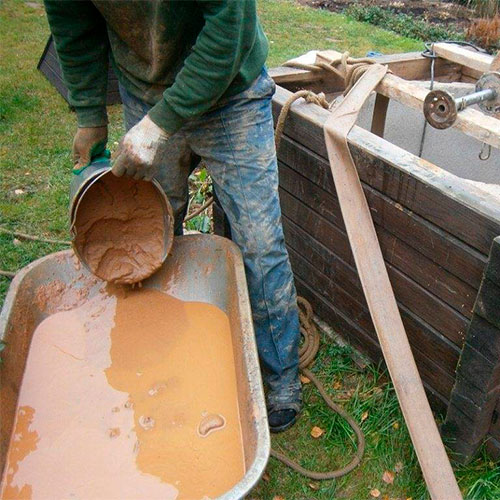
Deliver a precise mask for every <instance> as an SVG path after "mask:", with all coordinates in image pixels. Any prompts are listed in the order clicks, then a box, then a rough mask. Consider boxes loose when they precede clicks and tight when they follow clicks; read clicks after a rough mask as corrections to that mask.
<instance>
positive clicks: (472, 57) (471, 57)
mask: <svg viewBox="0 0 500 500" xmlns="http://www.w3.org/2000/svg"><path fill="white" fill-rule="evenodd" d="M434 52H435V53H436V55H438V56H439V57H441V58H443V59H446V60H447V61H451V62H454V63H457V64H461V65H462V66H467V67H469V68H472V69H474V70H476V71H479V72H480V73H486V72H487V71H490V66H491V63H492V61H493V56H490V55H488V54H483V53H482V52H478V51H476V50H470V49H466V48H465V47H461V46H460V45H453V44H451V43H435V44H434Z"/></svg>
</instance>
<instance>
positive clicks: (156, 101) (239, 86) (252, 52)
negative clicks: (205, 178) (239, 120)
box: [45, 0, 268, 133]
mask: <svg viewBox="0 0 500 500" xmlns="http://www.w3.org/2000/svg"><path fill="white" fill-rule="evenodd" d="M45 8H46V11H47V16H48V19H49V24H50V29H51V31H52V35H53V37H54V41H55V45H56V49H57V54H58V56H59V61H60V63H61V67H62V71H63V76H64V81H65V83H66V85H67V87H68V90H69V102H70V104H71V105H72V106H73V107H74V108H75V110H76V113H77V116H78V125H79V126H80V127H97V126H101V125H105V124H106V123H107V115H106V85H107V67H108V60H109V59H111V62H112V64H113V68H114V70H115V72H116V74H117V76H118V79H119V81H120V83H121V84H122V85H123V86H124V87H125V88H126V89H127V90H128V91H129V92H130V93H131V94H133V95H135V96H136V97H139V98H140V99H142V100H144V101H146V102H147V103H149V104H152V105H153V108H152V109H151V110H150V112H149V116H150V118H151V119H152V120H153V121H154V122H155V123H156V124H157V125H159V126H160V127H161V128H163V129H164V130H166V131H167V132H169V133H173V132H175V131H176V130H178V129H179V128H180V127H181V126H182V125H183V124H184V123H185V122H186V121H188V120H190V119H192V118H195V117H197V116H200V115H201V114H203V113H205V112H207V111H208V110H210V109H211V108H212V107H213V106H215V105H216V104H217V102H218V101H219V100H220V99H221V98H223V97H230V96H233V95H235V94H237V93H239V92H242V91H243V90H245V89H247V88H248V87H249V86H250V84H251V83H252V81H253V80H255V78H256V77H257V76H258V75H259V73H260V71H261V70H262V67H263V65H264V61H265V59H266V57H267V50H268V44H267V40H266V37H265V35H264V33H263V31H262V28H261V26H260V23H259V20H258V18H257V13H256V0H218V1H217V0H200V1H195V0H92V1H91V0H45Z"/></svg>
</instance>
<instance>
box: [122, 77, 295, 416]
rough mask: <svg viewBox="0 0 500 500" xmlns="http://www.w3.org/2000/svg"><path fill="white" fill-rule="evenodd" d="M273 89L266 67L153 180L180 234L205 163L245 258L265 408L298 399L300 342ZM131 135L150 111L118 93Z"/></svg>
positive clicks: (193, 132) (176, 141)
mask: <svg viewBox="0 0 500 500" xmlns="http://www.w3.org/2000/svg"><path fill="white" fill-rule="evenodd" d="M274 90H275V84H274V82H273V80H272V79H271V78H270V77H269V76H268V74H267V72H266V71H265V70H263V71H262V73H261V75H260V76H259V77H258V78H257V79H256V80H255V81H254V82H253V84H252V85H251V87H250V88H249V89H247V90H246V91H244V92H242V93H240V94H238V95H236V96H234V97H231V98H228V99H224V100H222V101H220V102H219V103H218V104H217V106H216V107H215V108H214V109H213V110H211V111H209V112H208V113H206V114H204V115H203V116H201V117H199V118H197V119H195V120H192V121H189V122H188V123H187V124H186V125H184V126H183V127H182V128H181V129H180V130H179V131H178V132H176V133H175V134H174V135H173V136H172V137H171V138H170V139H169V141H168V144H167V147H166V150H165V151H164V152H162V154H161V158H162V160H161V164H159V165H158V167H157V174H156V178H157V179H158V181H159V182H160V183H161V185H162V187H163V189H164V190H165V193H166V194H167V196H168V198H169V200H170V203H171V204H172V208H173V210H174V214H175V219H176V223H175V232H176V234H182V222H183V220H184V216H185V213H186V209H187V200H188V177H189V175H190V174H191V172H192V170H193V169H194V168H195V167H196V166H197V165H198V163H199V161H200V159H202V160H203V161H204V163H205V165H206V167H207V170H208V172H209V173H210V175H211V177H212V182H213V187H214V189H215V193H216V195H217V198H218V199H219V202H220V204H221V206H222V208H223V209H224V212H225V213H226V215H227V217H228V220H229V224H230V227H231V235H232V239H233V241H234V242H235V243H236V244H237V245H238V246H239V248H240V249H241V252H242V254H243V260H244V263H245V270H246V276H247V281H248V288H249V295H250V303H251V307H252V314H253V321H254V328H255V334H256V339H257V346H258V350H259V357H260V362H261V366H262V369H263V375H264V381H265V382H266V384H267V386H268V405H270V406H271V407H272V408H278V407H279V406H284V407H286V404H287V403H290V402H294V401H298V399H299V397H300V396H299V395H300V383H299V380H298V347H299V340H300V333H299V321H298V311H297V303H296V292H295V286H294V283H293V275H292V271H291V267H290V263H289V260H288V253H287V251H286V247H285V242H284V236H283V229H282V226H281V209H280V203H279V197H278V170H277V162H276V152H275V147H274V134H273V118H272V114H271V98H272V96H273V94H274ZM120 93H121V97H122V101H123V104H124V114H125V124H126V127H127V130H128V129H130V128H131V127H133V126H134V125H135V124H136V123H137V122H138V121H139V120H140V119H141V118H142V117H143V116H144V115H145V114H146V113H147V112H148V110H149V109H150V106H149V105H148V104H146V103H144V102H143V101H141V100H139V99H138V98H137V97H135V96H133V95H131V94H130V93H128V92H127V91H126V90H125V89H123V88H121V89H120Z"/></svg>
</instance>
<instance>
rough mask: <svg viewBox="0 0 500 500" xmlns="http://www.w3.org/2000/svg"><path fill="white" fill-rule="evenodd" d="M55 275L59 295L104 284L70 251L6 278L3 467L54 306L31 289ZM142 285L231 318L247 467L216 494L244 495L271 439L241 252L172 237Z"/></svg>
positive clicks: (1, 326) (1, 321) (214, 241)
mask: <svg viewBox="0 0 500 500" xmlns="http://www.w3.org/2000/svg"><path fill="white" fill-rule="evenodd" d="M56 280H57V281H58V282H62V284H63V286H62V287H60V291H59V292H60V295H61V294H73V296H75V297H76V298H78V297H81V296H84V297H88V298H90V297H92V296H93V295H95V294H96V293H98V291H99V289H100V288H101V287H102V286H103V282H101V281H99V280H96V279H95V278H94V277H93V276H92V275H90V274H89V272H88V271H87V270H86V269H85V268H84V267H83V266H82V267H81V268H80V266H79V265H78V262H77V261H76V259H75V256H74V254H73V252H72V251H71V250H67V251H63V252H58V253H54V254H51V255H48V256H46V257H43V258H41V259H39V260H37V261H35V262H33V263H31V264H30V265H28V266H26V267H25V268H24V269H23V270H21V271H20V272H19V273H18V274H17V275H16V277H15V278H14V280H13V281H12V284H11V286H10V289H9V293H8V295H7V298H6V301H5V304H4V307H3V310H2V313H1V314H0V339H2V340H3V341H4V342H5V343H6V344H7V346H6V348H5V350H4V351H3V353H2V358H3V362H2V364H1V365H0V380H1V384H0V400H1V402H2V404H1V405H0V406H1V413H0V422H1V429H0V440H1V443H0V444H1V448H0V467H1V469H3V467H4V463H5V455H6V452H7V448H8V444H9V439H10V435H11V431H12V424H13V421H14V416H15V411H16V404H17V396H18V392H19V389H20V387H21V381H22V376H23V372H24V368H25V364H26V358H27V355H28V352H29V347H30V342H31V336H32V334H33V331H34V330H35V328H36V327H37V325H38V324H39V323H40V322H41V321H42V320H43V319H45V318H46V317H47V316H48V315H50V314H51V313H53V312H55V311H54V310H52V311H51V310H47V308H46V307H45V308H44V307H43V306H42V305H41V304H40V303H39V301H37V296H36V290H37V288H38V287H39V286H41V285H47V284H50V282H51V281H56ZM143 286H144V287H149V288H155V289H158V290H161V291H163V292H168V293H169V294H171V295H173V296H174V297H176V298H179V299H182V300H187V301H202V302H208V303H211V304H214V305H216V306H218V307H219V308H221V309H222V310H223V311H224V312H226V314H227V315H228V316H229V320H230V324H231V331H232V336H233V346H234V357H235V363H236V374H237V385H238V398H239V401H238V402H239V408H240V418H241V427H242V433H243V442H244V450H245V464H246V471H247V472H246V474H245V476H244V477H243V479H242V480H241V481H240V482H239V483H238V484H236V485H234V487H233V488H232V489H231V490H229V491H227V492H226V493H224V494H223V495H221V496H220V497H219V498H220V499H224V500H234V499H239V498H243V497H244V496H245V495H246V494H248V493H249V491H250V490H251V489H252V488H253V487H254V486H255V484H256V482H257V481H258V480H259V478H260V476H261V475H262V473H263V472H264V468H265V466H266V464H267V460H268V458H269V452H270V437H269V430H268V423H267V415H266V407H265V402H264V393H263V389H262V381H261V376H260V370H259V363H258V358H257V349H256V344H255V337H254V330H253V324H252V318H251V311H250V305H249V300H248V292H247V285H246V278H245V272H244V267H243V261H242V258H241V254H240V252H239V250H238V248H237V247H236V246H235V245H234V243H232V242H231V241H229V240H227V239H225V238H221V237H218V236H212V235H189V236H182V237H177V238H175V241H174V245H173V247H172V254H171V256H169V257H168V258H167V260H166V262H165V264H164V265H163V267H162V268H161V269H160V270H159V271H158V272H157V273H156V274H155V275H154V276H152V277H151V278H149V279H148V280H146V281H145V282H144V283H143ZM82 289H85V292H84V293H83V294H82V293H80V292H81V290H82ZM60 298H61V297H60ZM63 302H64V301H62V300H61V303H63ZM66 303H67V301H66ZM54 307H55V308H56V310H57V298H56V300H55V301H54V304H51V308H54Z"/></svg>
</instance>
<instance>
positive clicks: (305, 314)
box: [271, 297, 365, 481]
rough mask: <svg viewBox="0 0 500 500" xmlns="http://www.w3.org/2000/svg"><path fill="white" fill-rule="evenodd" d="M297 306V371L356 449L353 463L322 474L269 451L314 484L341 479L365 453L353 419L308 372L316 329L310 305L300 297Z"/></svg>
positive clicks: (316, 344)
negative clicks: (349, 434) (342, 422)
mask: <svg viewBox="0 0 500 500" xmlns="http://www.w3.org/2000/svg"><path fill="white" fill-rule="evenodd" d="M297 304H298V306H299V320H300V333H301V335H302V337H303V339H304V341H303V343H302V345H301V347H300V350H299V368H300V371H301V372H302V374H303V375H304V376H306V377H307V378H308V379H309V380H310V381H311V382H312V383H313V384H314V385H315V386H316V388H317V389H318V392H319V393H320V395H321V397H322V398H323V400H324V401H325V403H326V405H327V406H328V407H329V408H330V409H331V410H332V411H333V412H335V413H337V414H338V415H340V416H341V417H343V418H344V419H345V420H346V421H347V423H348V424H349V425H350V426H351V428H352V430H353V431H354V433H355V434H356V438H357V442H358V446H357V450H356V453H355V455H354V457H353V459H352V460H351V461H350V462H349V463H348V464H347V465H346V466H345V467H342V468H341V469H336V470H332V471H326V472H317V471H311V470H308V469H306V468H304V467H302V466H301V465H299V464H298V463H297V462H294V461H293V460H291V459H290V458H289V457H287V456H286V455H284V454H283V453H281V452H280V451H276V450H274V449H271V456H272V457H274V458H276V459H277V460H279V461H280V462H283V463H284V464H285V465H287V466H288V467H290V468H291V469H293V470H294V471H296V472H298V473H299V474H302V475H303V476H306V477H308V478H310V479H314V480H317V481H322V480H326V479H335V478H338V477H341V476H345V475H346V474H348V473H349V472H351V471H352V470H354V469H355V468H356V467H357V466H358V465H359V463H360V462H361V459H362V457H363V453H364V451H365V436H364V435H363V431H362V430H361V428H360V426H359V425H358V423H357V422H356V421H355V420H354V418H353V417H352V416H351V415H349V413H347V412H346V411H345V410H344V409H343V408H342V407H341V406H339V405H338V404H336V403H334V402H333V401H332V399H331V398H330V396H329V395H328V394H327V392H326V391H325V388H324V387H323V384H322V383H321V382H320V381H319V380H318V379H317V378H316V376H315V375H314V373H313V372H312V371H311V370H310V369H309V367H310V366H311V364H312V363H313V362H314V359H315V358H316V354H317V352H318V349H319V341H320V335H319V332H318V330H317V328H316V325H315V324H314V323H313V310H312V307H311V304H310V303H309V302H308V301H307V300H306V299H304V298H303V297H298V298H297Z"/></svg>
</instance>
